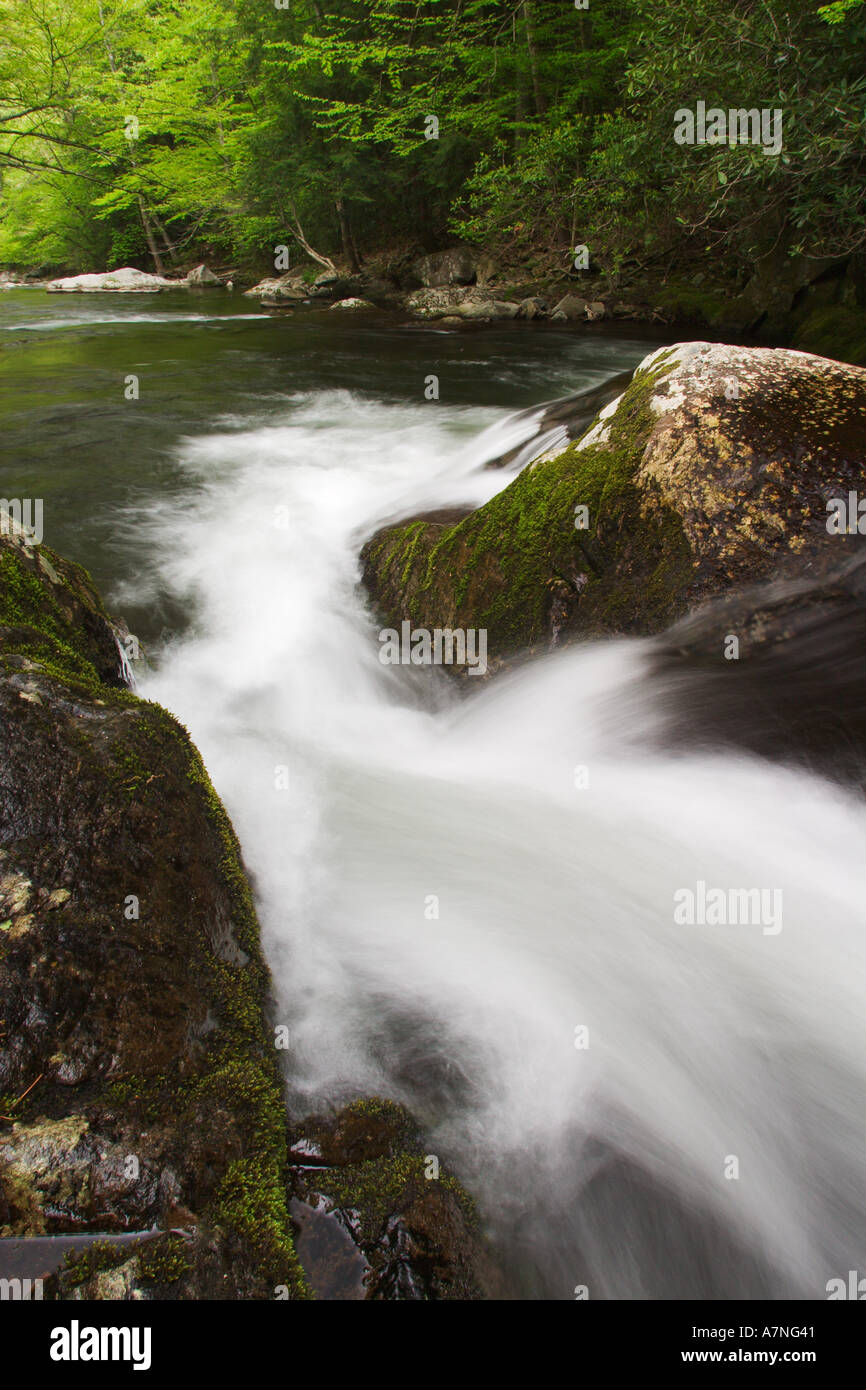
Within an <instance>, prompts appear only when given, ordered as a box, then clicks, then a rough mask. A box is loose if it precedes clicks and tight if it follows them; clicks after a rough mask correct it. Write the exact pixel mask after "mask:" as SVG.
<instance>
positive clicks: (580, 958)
mask: <svg viewBox="0 0 866 1390" xmlns="http://www.w3.org/2000/svg"><path fill="white" fill-rule="evenodd" d="M491 422H493V428H492V429H491V430H490V431H488V433H487V434H483V433H482V434H480V437H479V432H480V431H481V430H482V428H483V427H484V426H488V425H490V424H491ZM530 429H531V426H529V425H527V424H526V422H525V421H523V422H521V423H520V425H519V426H514V425H513V424H511V425H508V424H506V425H503V424H502V422H501V421H500V420H499V419H498V418H497V420H496V421H494V412H490V411H486V410H468V409H467V410H463V411H458V410H453V411H449V410H448V409H447V408H445V407H442V406H440V407H438V408H437V412H436V414H435V416H434V415H433V414H432V413H431V411H430V409H429V407H428V408H425V407H423V406H405V405H404V406H398V405H383V404H380V403H377V402H371V401H368V400H363V399H361V398H358V397H356V396H352V395H350V394H349V393H345V392H321V393H314V394H311V395H309V396H307V397H303V398H299V399H298V400H296V401H295V402H294V405H293V408H292V410H291V412H290V415H289V416H288V418H287V420H286V423H285V424H284V425H278V426H270V427H268V428H263V429H252V430H249V431H247V432H245V433H239V432H237V431H234V432H226V433H223V434H213V435H209V436H206V437H203V438H198V439H196V440H191V441H188V442H187V444H186V445H185V447H184V451H183V461H184V463H185V465H186V467H187V469H188V472H189V477H190V492H189V500H188V505H187V507H186V508H185V510H184V511H183V513H182V514H179V513H178V510H177V508H176V506H175V507H172V508H169V507H168V506H167V505H157V506H156V507H155V508H152V509H151V511H150V513H149V520H150V525H151V528H152V537H151V539H152V544H153V547H154V552H155V555H156V568H157V578H158V582H159V583H160V584H161V585H163V586H168V587H169V588H170V589H171V590H172V591H173V593H174V594H175V595H176V596H177V597H178V598H180V599H181V600H183V601H185V602H187V603H188V604H190V605H191V611H192V613H193V614H194V622H193V628H192V630H191V632H190V633H189V634H188V635H187V636H186V637H185V638H184V639H183V640H182V641H180V642H179V643H178V644H177V645H176V646H174V647H173V648H171V649H169V650H168V651H166V652H165V653H164V654H163V657H162V660H161V665H160V669H159V671H158V672H157V673H156V674H155V675H152V676H150V677H148V678H147V679H145V680H143V681H142V693H144V694H145V695H147V696H149V697H152V698H155V699H158V700H160V701H161V702H162V703H164V704H165V705H167V706H168V707H169V708H170V709H172V710H173V711H174V712H175V713H176V714H177V715H178V716H179V717H180V718H181V719H182V720H183V721H184V723H186V724H187V726H188V727H189V728H190V730H191V732H192V734H193V737H194V738H195V740H196V742H197V743H198V745H199V747H200V748H201V750H202V753H203V756H204V758H205V761H206V763H207V765H208V768H209V770H210V771H211V774H212V776H213V779H214V782H215V785H216V787H217V789H218V791H219V792H220V794H221V795H222V797H223V799H224V800H225V803H226V805H227V808H228V810H229V813H230V815H231V816H232V819H233V821H234V824H235V827H236V829H237V831H238V834H239V836H240V839H241V842H242V844H243V847H244V853H245V857H246V860H247V863H248V865H249V867H250V869H251V870H252V873H253V876H254V882H255V887H256V892H257V897H258V903H259V910H260V915H261V920H262V926H263V933H264V942H265V947H266V951H267V954H268V958H269V960H270V962H271V966H272V969H273V971H274V976H275V981H276V987H277V990H278V994H279V1000H280V1010H281V1017H282V1018H283V1019H284V1021H285V1022H286V1023H288V1025H289V1028H290V1032H291V1037H292V1044H293V1047H292V1052H291V1058H292V1067H293V1072H292V1077H291V1084H292V1089H293V1100H294V1106H295V1109H296V1110H297V1111H298V1113H303V1112H304V1110H305V1109H310V1110H311V1109H314V1108H318V1107H321V1105H322V1103H323V1101H324V1100H333V1101H334V1102H337V1101H341V1100H344V1099H347V1098H349V1097H351V1096H353V1095H356V1094H358V1093H367V1094H369V1093H371V1092H378V1093H384V1094H387V1095H391V1096H395V1097H397V1098H398V1099H403V1100H405V1101H406V1102H407V1103H408V1104H409V1105H410V1106H411V1107H412V1108H413V1109H414V1111H415V1112H416V1114H417V1115H418V1116H419V1118H421V1119H422V1121H423V1122H424V1124H425V1126H426V1129H427V1133H428V1134H429V1135H430V1145H431V1150H432V1151H434V1152H438V1153H440V1154H441V1155H442V1156H443V1157H444V1158H446V1159H447V1160H449V1161H450V1162H451V1164H452V1166H453V1167H455V1168H456V1170H457V1171H458V1173H459V1174H460V1176H461V1177H462V1178H463V1179H464V1181H465V1182H466V1183H467V1185H468V1186H469V1187H470V1189H471V1190H472V1191H473V1193H474V1194H475V1195H476V1197H477V1198H478V1199H479V1201H480V1203H481V1207H482V1211H483V1214H484V1217H485V1219H486V1221H487V1223H488V1225H489V1227H490V1229H491V1231H492V1233H493V1235H494V1237H495V1239H496V1240H497V1241H498V1242H499V1248H500V1250H501V1251H502V1252H503V1259H504V1262H505V1264H506V1266H507V1271H508V1278H509V1280H510V1281H511V1283H512V1285H513V1288H514V1290H515V1291H516V1292H522V1293H528V1294H530V1295H534V1296H540V1297H546V1298H570V1297H572V1296H573V1293H572V1291H573V1289H574V1287H575V1286H577V1285H587V1286H588V1288H589V1292H590V1297H774V1296H781V1295H794V1296H799V1297H805V1298H823V1297H825V1296H826V1295H825V1284H826V1281H827V1280H828V1279H830V1278H831V1277H834V1276H842V1277H845V1276H846V1275H847V1271H848V1270H849V1269H852V1268H853V1269H860V1270H861V1271H866V1239H864V1233H866V1218H864V1203H863V1161H864V1155H866V1115H864V1107H863V1095H864V1082H866V1011H864V1007H863V1005H864V995H866V984H864V981H866V971H864V967H866V921H864V917H866V913H864V907H863V900H862V883H861V878H862V871H861V865H862V845H863V833H864V821H866V816H864V812H863V809H862V807H861V806H860V804H859V803H856V802H855V801H853V800H852V799H849V798H848V797H847V796H846V795H844V794H843V793H842V792H841V791H838V790H836V789H834V788H832V787H831V786H830V785H829V784H826V783H823V782H820V781H818V780H817V779H811V778H807V777H806V776H805V775H799V774H795V773H793V772H789V771H784V770H782V769H779V768H774V767H770V766H769V765H766V764H762V763H759V762H757V761H750V760H747V759H745V758H736V757H734V756H732V755H729V754H726V755H725V756H718V757H715V758H713V757H709V756H706V755H703V756H688V757H686V756H682V755H679V756H673V755H666V754H662V753H660V752H659V751H658V748H657V746H656V748H655V751H648V749H649V747H650V743H651V742H652V739H651V736H652V738H654V737H655V735H657V733H658V731H659V729H660V727H661V713H662V709H663V705H664V699H665V693H664V691H663V690H662V689H658V688H655V687H653V686H652V685H650V684H649V683H648V682H647V680H646V679H645V660H646V652H647V649H648V644H647V643H641V642H615V643H613V642H612V643H608V644H603V645H596V646H590V647H586V648H583V649H571V650H569V651H567V652H564V653H561V654H559V655H558V656H556V657H555V658H551V659H548V660H545V661H542V662H539V663H537V664H536V665H534V666H531V667H528V668H524V669H522V670H521V671H518V672H516V673H513V674H511V675H509V676H506V677H504V678H502V679H501V680H500V681H499V683H498V684H494V685H492V686H490V687H488V688H485V689H483V690H481V691H480V692H478V691H473V692H471V694H470V698H469V699H468V700H467V701H465V702H464V703H458V702H457V699H456V696H455V694H454V692H453V690H452V689H451V687H450V686H448V685H447V682H446V681H445V680H444V678H443V679H442V680H437V679H436V678H433V680H426V681H424V680H423V679H422V678H420V677H419V676H418V674H417V673H414V672H412V673H407V672H406V671H405V670H403V669H401V668H396V669H387V668H383V667H382V666H381V665H380V663H379V662H378V659H377V657H378V645H379V644H378V642H377V628H378V625H377V624H375V623H374V621H373V619H372V618H371V617H370V615H369V614H368V613H367V611H366V609H365V605H364V600H363V596H362V595H361V594H360V592H359V590H358V587H357V579H358V566H357V554H358V551H359V548H360V545H361V543H362V541H363V540H364V539H365V538H366V537H367V536H368V535H369V534H370V533H371V532H372V531H373V530H374V529H375V528H376V526H377V525H378V524H380V523H381V522H382V521H383V520H387V519H390V518H393V517H396V516H400V515H407V514H410V513H411V512H413V511H416V510H424V509H427V508H430V507H442V506H451V505H455V504H461V503H464V504H471V505H478V504H479V503H481V502H483V501H484V500H486V499H487V498H488V497H489V496H491V495H492V494H493V493H494V492H495V491H496V490H497V489H498V488H500V487H502V486H504V485H505V484H506V483H507V482H508V481H509V479H510V475H509V474H507V473H506V474H503V473H501V472H496V471H487V472H485V471H483V470H481V464H482V463H483V462H484V461H485V459H488V458H491V457H493V456H495V455H497V454H500V453H502V452H504V450H505V449H507V448H513V447H515V446H517V445H519V444H520V443H521V442H522V440H523V439H525V438H527V437H528V434H529V432H530ZM283 523H284V524H283ZM425 674H426V675H428V676H429V674H430V673H425ZM470 684H472V685H474V684H475V683H474V682H471V683H470ZM282 767H285V768H287V769H288V789H287V790H277V789H276V787H275V769H277V768H282ZM577 768H580V769H585V771H584V772H583V773H581V774H579V775H576V772H575V769H577ZM584 782H586V783H587V785H583V783H584ZM699 880H700V881H704V882H707V883H711V884H718V885H721V886H724V887H733V888H739V887H741V888H750V887H763V888H767V889H776V888H778V889H780V890H781V891H782V894H783V901H784V927H783V930H782V931H781V932H779V933H778V935H774V936H769V935H765V934H764V933H763V932H762V931H761V928H760V926H759V925H752V926H750V925H727V926H723V925H715V926H714V925H695V926H680V925H677V924H676V923H675V921H674V914H673V906H674V894H675V892H676V891H677V890H678V889H682V888H694V886H695V884H696V883H697V882H698V881H699ZM580 1030H586V1031H585V1032H581V1031H580ZM576 1043H578V1045H577V1046H576ZM584 1043H588V1046H584V1045H583V1044H584ZM732 1159H735V1160H736V1163H732V1162H731V1160H732ZM735 1170H736V1173H735Z"/></svg>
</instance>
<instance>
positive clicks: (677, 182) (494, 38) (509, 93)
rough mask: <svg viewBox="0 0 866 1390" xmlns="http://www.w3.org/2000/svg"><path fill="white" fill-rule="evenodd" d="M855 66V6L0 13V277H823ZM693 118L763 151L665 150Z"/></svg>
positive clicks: (428, 4)
mask: <svg viewBox="0 0 866 1390" xmlns="http://www.w3.org/2000/svg"><path fill="white" fill-rule="evenodd" d="M864 58H866V10H864V0H832V3H828V4H825V5H822V6H818V5H815V6H812V5H804V4H798V5H792V4H791V3H790V0H738V3H737V4H735V5H731V4H730V3H729V2H728V0H605V3H604V4H598V5H596V4H593V5H592V6H591V7H590V8H589V9H588V10H587V11H582V10H575V9H574V8H573V7H572V6H570V5H568V4H564V3H562V0H523V3H520V4H518V5H517V6H512V5H506V4H504V3H502V0H329V4H328V5H327V7H326V6H323V4H322V3H321V0H286V7H285V8H280V9H278V8H277V7H276V5H275V4H272V3H268V2H267V0H184V4H183V5H176V4H166V3H165V0H40V3H39V4H38V5H35V4H30V3H23V2H22V0H0V176H2V184H0V260H3V261H6V262H10V263H19V264H23V263H27V264H34V263H38V262H44V261H50V262H62V263H63V264H66V265H68V266H69V267H70V268H75V269H97V268H105V267H111V266H115V265H118V264H123V263H125V262H133V263H139V264H145V265H151V266H154V265H155V266H156V267H157V268H165V269H171V267H172V265H173V264H182V263H183V262H185V261H188V260H190V259H191V258H192V257H193V256H195V257H196V258H199V257H201V256H202V255H208V256H211V257H216V258H225V259H230V260H231V261H232V262H233V263H244V264H246V265H249V266H251V267H257V268H259V269H262V270H265V269H267V268H269V267H270V266H271V265H272V263H273V256H274V250H273V248H274V246H276V245H278V244H283V243H292V241H293V239H294V240H295V241H300V239H301V237H303V236H304V235H305V236H306V238H308V239H309V241H310V242H311V243H312V244H313V245H314V246H315V247H317V248H318V249H319V251H320V252H322V253H323V254H326V255H330V256H342V257H343V259H344V262H345V263H347V264H352V263H353V261H354V258H355V255H356V251H360V253H361V255H363V254H364V252H365V251H367V252H369V251H371V250H378V249H380V248H381V247H383V246H385V245H387V244H388V243H396V244H400V243H403V244H418V243H419V242H420V243H422V244H424V245H425V246H427V247H429V248H432V247H434V246H436V245H438V244H441V243H442V241H444V240H446V239H447V238H448V237H449V235H451V236H453V235H454V234H458V235H460V236H462V237H465V238H468V239H470V240H474V241H476V242H478V243H484V244H486V245H487V246H488V247H489V249H490V250H492V251H493V252H494V253H497V254H499V255H500V256H502V255H505V256H506V257H507V256H509V255H512V256H513V257H524V258H525V257H526V256H527V255H528V254H531V253H533V252H536V251H542V252H546V253H554V254H556V255H559V254H561V255H562V257H563V262H562V268H563V269H565V266H566V265H567V263H568V259H567V258H568V252H569V249H570V247H571V246H572V245H574V244H576V243H583V242H585V243H587V244H588V245H590V247H591V251H592V255H593V260H594V261H595V262H596V263H597V264H598V265H600V266H601V267H602V269H604V270H605V271H606V272H607V273H608V274H610V275H615V274H616V273H617V272H618V271H619V270H620V269H621V268H622V267H623V266H625V265H627V264H635V263H637V264H650V263H654V264H659V263H663V262H664V263H667V262H668V261H669V259H670V258H671V257H673V258H674V261H676V260H677V258H679V259H680V260H683V261H684V263H688V262H689V260H690V259H691V260H693V259H694V258H695V257H696V256H701V257H709V258H710V260H711V261H712V263H713V265H714V266H715V267H717V268H718V269H719V272H720V275H719V278H721V279H725V278H727V279H729V280H730V279H734V280H735V279H736V277H737V276H738V275H741V274H745V273H746V272H747V271H748V269H749V267H750V266H751V265H752V263H753V262H754V259H755V258H758V257H761V256H763V255H766V254H769V253H770V252H771V251H773V252H774V253H775V252H777V251H779V250H780V249H781V252H782V254H783V255H784V254H790V255H797V254H799V255H802V256H805V257H811V258H814V259H821V258H827V257H831V258H838V257H843V256H847V255H849V254H851V253H853V252H855V251H858V250H860V249H862V247H863V246H864V244H866V205H864V199H866V193H864V179H863V149H864V134H866V130H864V126H866V116H864V110H866V104H864V97H866V77H864V76H863V73H864V70H866V69H864ZM698 100H701V101H704V102H705V103H706V105H707V106H708V107H709V106H713V105H717V106H720V107H722V108H724V109H729V108H732V107H733V108H736V109H741V108H750V107H757V108H759V109H765V108H770V109H774V108H777V107H778V108H780V109H781V110H782V112H783V125H784V150H783V152H782V153H781V155H780V156H779V157H772V158H770V157H767V156H766V155H765V154H764V153H763V151H762V150H761V148H760V147H756V146H750V145H740V146H735V147H730V146H728V145H716V146H709V145H704V146H702V147H700V148H696V147H688V146H681V145H677V144H676V143H675V142H674V140H673V125H674V112H675V111H676V110H677V109H678V108H680V107H683V106H685V107H689V108H693V107H694V104H695V103H696V102H697V101H698ZM431 117H435V119H436V121H438V131H437V132H435V133H436V135H437V138H427V137H428V136H429V135H431V133H434V132H433V129H432V123H431V119H430V118H431ZM131 134H134V135H135V138H130V136H131ZM296 259H300V256H298V257H296Z"/></svg>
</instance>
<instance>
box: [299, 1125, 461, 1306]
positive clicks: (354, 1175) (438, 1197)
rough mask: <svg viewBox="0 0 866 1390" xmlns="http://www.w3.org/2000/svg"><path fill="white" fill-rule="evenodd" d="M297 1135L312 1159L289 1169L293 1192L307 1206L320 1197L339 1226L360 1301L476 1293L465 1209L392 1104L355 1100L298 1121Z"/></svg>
mask: <svg viewBox="0 0 866 1390" xmlns="http://www.w3.org/2000/svg"><path fill="white" fill-rule="evenodd" d="M303 1135H304V1140H305V1141H306V1143H305V1147H307V1148H309V1147H311V1146H312V1147H314V1148H316V1149H317V1150H318V1151H319V1152H320V1154H321V1160H316V1161H315V1162H314V1163H313V1164H312V1165H310V1166H307V1165H308V1164H309V1160H306V1159H305V1160H304V1166H302V1167H299V1168H298V1169H297V1170H296V1178H295V1190H296V1194H297V1195H299V1196H301V1197H302V1198H303V1200H304V1201H305V1202H307V1203H308V1204H310V1205H311V1206H313V1207H315V1206H316V1205H317V1204H318V1203H321V1202H322V1200H323V1199H324V1203H325V1207H326V1209H327V1210H328V1211H330V1212H332V1213H335V1214H337V1215H338V1216H339V1218H340V1220H341V1221H342V1222H343V1224H344V1227H345V1229H346V1230H347V1231H348V1232H349V1234H350V1235H351V1237H352V1240H353V1241H354V1243H355V1245H356V1247H357V1249H358V1250H359V1251H360V1252H361V1253H362V1254H363V1257H364V1261H365V1264H366V1271H365V1274H364V1293H363V1297H365V1298H367V1299H373V1300H379V1301H382V1300H389V1301H390V1300H401V1301H402V1300H415V1299H425V1300H426V1299H477V1298H480V1297H482V1296H483V1289H482V1284H483V1282H484V1279H485V1273H484V1271H485V1270H486V1265H487V1262H488V1257H487V1255H486V1251H485V1250H484V1247H483V1244H482V1241H481V1239H480V1236H479V1234H478V1218H477V1215H476V1213H475V1210H474V1207H473V1205H472V1203H471V1201H470V1199H469V1198H468V1197H467V1195H466V1193H465V1192H464V1191H463V1189H462V1187H461V1186H460V1184H459V1183H458V1182H457V1181H456V1180H455V1179H454V1178H453V1177H451V1176H450V1175H448V1173H447V1172H446V1171H445V1168H444V1165H441V1166H440V1164H439V1161H438V1159H437V1158H436V1156H435V1155H432V1154H425V1152H424V1144H423V1141H422V1138H421V1134H420V1131H419V1129H418V1126H417V1124H416V1123H415V1121H414V1120H413V1119H412V1117H411V1115H409V1113H408V1112H407V1111H406V1110H405V1109H404V1108H403V1107H402V1106H400V1105H397V1104H395V1103H394V1102H392V1101H384V1100H379V1099H376V1098H373V1099H370V1100H364V1101H358V1102H356V1103H355V1104H353V1105H350V1106H347V1107H346V1108H345V1109H344V1110H342V1111H341V1112H340V1113H339V1114H338V1115H337V1116H336V1117H335V1118H334V1119H331V1120H323V1119H318V1120H317V1119H312V1120H308V1121H306V1122H305V1124H304V1126H303ZM310 1141H312V1145H311V1143H310ZM298 1142H300V1141H299V1140H298V1141H296V1145H295V1147H297V1143H298ZM311 1278H314V1279H315V1276H314V1275H312V1274H311Z"/></svg>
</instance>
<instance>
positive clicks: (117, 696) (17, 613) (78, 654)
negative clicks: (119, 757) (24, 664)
mask: <svg viewBox="0 0 866 1390" xmlns="http://www.w3.org/2000/svg"><path fill="white" fill-rule="evenodd" d="M45 553H46V555H47V556H50V561H49V563H51V562H53V563H54V565H56V566H58V567H62V569H63V583H62V585H60V586H56V587H55V585H53V584H52V583H50V582H49V580H48V579H45V578H43V577H42V576H41V574H40V572H39V570H38V569H37V568H36V564H35V563H34V561H35V560H36V557H37V556H38V554H39V552H38V551H35V550H34V560H33V561H31V559H30V558H29V557H25V556H24V555H22V554H21V552H20V551H19V550H18V549H17V547H16V546H14V545H12V544H4V545H2V546H0V628H5V629H6V631H5V632H4V633H3V637H2V649H3V652H4V654H10V653H14V654H15V655H17V656H22V657H25V658H26V659H27V660H29V661H32V662H34V663H35V664H36V665H37V666H39V667H40V668H41V669H42V671H44V672H45V674H46V675H49V676H53V677H54V678H55V679H56V680H59V681H61V682H63V684H65V685H68V686H69V687H70V689H71V690H72V691H73V692H78V693H80V694H82V695H88V696H90V697H91V698H98V699H101V700H103V701H104V702H106V703H109V702H111V703H133V702H134V699H135V697H134V696H133V695H132V694H131V693H130V692H129V691H126V690H123V689H120V688H115V687H112V686H108V685H106V684H105V683H104V682H103V681H102V680H101V679H100V677H99V675H98V673H97V671H96V668H95V666H94V664H93V657H94V647H93V645H92V644H91V642H90V641H89V640H88V637H87V634H86V632H85V631H84V627H83V624H82V622H81V621H79V620H78V618H76V617H73V616H71V615H70V611H67V607H65V606H64V603H63V602H61V598H63V599H64V600H65V601H66V603H67V604H68V605H70V608H72V607H74V604H75V603H81V604H83V605H85V609H87V610H89V611H90V612H91V613H92V614H93V615H95V620H97V621H98V620H104V621H105V622H106V623H107V622H108V618H107V615H106V614H105V611H104V609H103V608H102V604H101V602H100V600H99V597H98V595H97V594H96V592H95V590H93V589H92V586H91V584H90V580H89V576H88V575H87V573H86V571H84V570H81V569H79V568H78V567H77V566H70V565H67V564H65V562H63V561H62V560H61V559H60V557H59V556H56V555H54V554H53V552H51V551H46V552H45ZM82 611H84V610H82ZM78 617H79V618H80V614H79V615H78Z"/></svg>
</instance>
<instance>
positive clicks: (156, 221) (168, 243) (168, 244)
mask: <svg viewBox="0 0 866 1390" xmlns="http://www.w3.org/2000/svg"><path fill="white" fill-rule="evenodd" d="M150 216H151V218H152V219H153V225H154V226H155V227H156V230H157V231H158V232H159V235H160V237H161V238H162V244H163V246H164V247H165V249H166V251H167V252H168V258H169V260H170V261H171V263H172V265H174V264H175V263H176V261H177V252H176V251H175V249H174V242H173V241H172V240H171V238H170V237H169V235H168V232H167V231H166V230H165V227H164V226H163V225H162V222H161V220H160V218H159V217H157V215H156V213H155V212H152V213H151V214H150Z"/></svg>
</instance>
